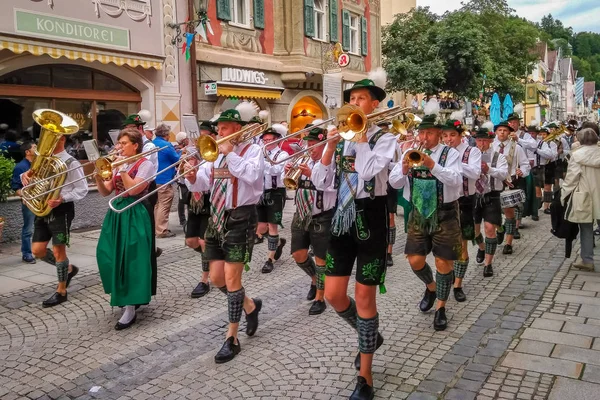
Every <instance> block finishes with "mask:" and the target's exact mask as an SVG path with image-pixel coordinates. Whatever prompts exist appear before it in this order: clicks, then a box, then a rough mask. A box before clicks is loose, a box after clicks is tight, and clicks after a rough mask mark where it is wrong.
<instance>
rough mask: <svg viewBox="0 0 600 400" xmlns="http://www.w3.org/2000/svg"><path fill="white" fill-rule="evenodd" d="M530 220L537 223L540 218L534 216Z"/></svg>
mask: <svg viewBox="0 0 600 400" xmlns="http://www.w3.org/2000/svg"><path fill="white" fill-rule="evenodd" d="M531 220H532V221H539V220H540V217H538V216H537V215H534V216H532V217H531Z"/></svg>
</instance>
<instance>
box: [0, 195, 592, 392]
mask: <svg viewBox="0 0 600 400" xmlns="http://www.w3.org/2000/svg"><path fill="white" fill-rule="evenodd" d="M292 211H293V210H292V205H291V204H288V207H287V208H286V212H285V215H284V225H285V226H286V227H289V224H290V220H291V212H292ZM175 220H176V218H172V221H175ZM398 225H399V226H401V225H402V217H398ZM173 229H174V230H175V228H173ZM179 232H180V230H179ZM548 232H549V218H542V221H540V222H538V223H535V224H532V223H531V222H530V223H529V226H528V227H527V228H526V229H522V230H521V234H522V236H523V237H522V239H520V240H519V241H515V246H514V247H515V254H513V255H512V256H502V255H499V256H498V257H497V261H496V263H495V272H496V275H495V276H494V277H493V278H492V279H484V278H483V277H482V268H481V267H476V266H475V265H474V263H472V264H471V266H470V268H469V271H468V272H467V277H466V280H465V284H466V285H465V293H466V294H467V297H468V300H467V302H465V303H460V304H459V303H456V302H455V301H454V300H453V298H451V300H450V301H449V303H448V307H447V308H448V317H449V328H448V330H446V331H444V332H434V330H433V327H432V322H433V314H432V313H427V314H422V313H420V312H419V311H418V308H417V303H418V301H419V299H420V298H421V296H422V293H423V289H424V288H423V285H422V283H421V282H420V281H419V280H418V279H417V278H416V277H415V276H414V275H413V274H412V272H410V269H409V267H408V264H407V262H406V260H405V258H404V256H403V255H402V249H403V244H404V242H405V235H404V234H403V233H401V229H398V239H397V244H396V246H395V257H394V261H395V265H394V267H392V268H391V269H390V270H389V271H388V273H387V281H386V287H387V290H388V293H387V294H385V295H380V296H378V308H379V314H380V329H381V332H382V334H383V336H384V337H385V343H384V344H383V346H382V347H381V348H380V349H379V350H378V352H377V353H376V356H375V361H374V374H375V387H376V398H393V399H406V398H408V399H411V400H414V399H438V398H446V399H474V398H481V399H484V398H486V399H487V398H498V397H500V398H521V399H525V398H527V399H536V400H538V399H546V398H547V397H548V395H549V393H550V389H551V385H552V384H553V382H554V375H556V374H555V373H553V371H539V372H536V371H529V370H528V369H527V368H524V367H523V366H520V367H515V366H510V365H505V363H506V359H508V358H504V357H503V355H504V354H506V352H507V351H508V354H509V355H510V352H511V351H512V350H513V349H515V347H517V346H525V345H521V343H527V342H526V340H527V339H526V338H524V337H522V335H521V334H522V333H523V335H525V333H524V332H527V330H528V329H536V328H535V327H536V326H540V327H541V326H542V325H540V324H547V323H548V322H545V321H542V322H536V320H533V319H532V318H540V317H541V316H542V312H541V311H540V307H541V306H543V307H554V308H556V307H558V308H560V310H562V311H561V312H560V313H559V312H555V314H561V315H564V316H571V315H573V316H575V314H577V313H579V314H581V312H582V309H584V306H585V305H593V304H595V303H593V304H589V303H584V304H583V305H581V304H580V305H577V306H576V305H575V303H574V299H572V298H570V297H568V296H569V292H562V294H561V295H562V296H567V297H564V298H561V299H562V300H563V301H565V302H564V303H559V302H556V301H550V302H548V301H549V300H547V299H546V298H545V295H544V292H545V291H546V289H547V288H548V286H549V285H551V284H552V285H559V284H560V283H556V282H555V281H553V279H557V278H558V279H562V278H560V276H561V273H559V274H558V275H556V277H557V278H555V274H556V272H557V271H558V270H559V268H560V267H561V265H562V264H563V257H562V252H563V248H562V245H561V244H560V242H559V241H558V240H557V239H555V238H554V237H552V236H551V235H550V234H549V233H548ZM97 236H98V232H97V231H92V232H85V233H78V234H75V235H74V240H73V243H74V245H73V248H72V249H71V250H72V252H73V253H74V254H77V252H78V251H83V250H81V249H86V250H85V252H87V257H93V253H92V250H93V246H94V245H95V240H96V238H97ZM181 236H182V235H179V236H178V237H177V238H174V239H169V240H161V241H160V242H159V243H160V246H161V247H163V249H164V254H163V256H162V257H161V258H160V259H159V285H158V286H159V287H158V294H157V296H156V297H155V298H154V299H153V301H152V302H151V304H150V305H148V306H145V307H142V308H141V309H140V311H139V315H138V319H137V320H138V322H137V323H136V324H135V325H134V326H133V327H132V328H131V329H128V330H125V331H120V332H116V331H115V330H114V329H113V327H114V324H115V323H116V321H117V320H118V318H119V316H120V311H119V309H117V308H114V309H113V308H111V307H110V306H109V302H108V296H107V295H105V294H104V292H103V290H102V286H101V284H100V281H99V277H98V275H97V272H96V270H95V265H94V264H93V261H91V260H92V259H91V258H86V259H85V260H86V262H87V264H89V265H86V268H82V272H81V273H80V275H78V276H77V277H76V278H75V279H74V281H73V283H72V285H71V288H70V291H69V302H67V303H65V304H63V305H60V306H58V307H54V308H50V309H43V308H42V307H41V304H40V303H41V301H42V300H43V299H45V298H46V297H47V296H48V295H49V294H50V293H52V292H53V290H54V285H53V284H52V283H40V284H34V285H30V286H28V287H25V288H22V289H16V290H13V291H8V292H7V291H5V292H4V294H2V295H0V398H1V399H16V398H30V399H38V398H40V399H47V398H60V399H76V398H78V399H88V398H101V399H158V398H166V399H183V398H185V399H241V398H244V399H300V398H306V399H323V400H325V399H343V398H347V397H348V396H349V394H350V393H351V391H352V390H353V388H354V385H355V377H356V373H355V371H354V369H353V366H352V361H353V359H354V356H355V354H356V349H357V343H356V342H357V340H356V334H355V333H354V332H350V331H349V329H348V327H347V325H346V324H345V323H344V322H343V321H342V320H341V319H340V318H338V317H337V316H336V315H335V312H334V311H333V310H332V309H331V307H329V308H328V309H327V311H326V312H325V313H324V314H322V315H320V316H309V315H308V308H309V307H310V302H307V301H306V300H305V296H306V292H307V290H308V287H309V279H308V277H306V275H304V273H303V272H302V271H301V270H300V269H299V268H298V267H297V266H296V265H295V263H294V262H293V260H292V258H291V257H290V256H289V255H288V254H286V255H284V257H282V260H281V261H279V262H278V263H276V267H275V270H274V271H273V273H271V274H267V275H264V274H261V273H260V268H261V266H262V261H263V260H264V257H265V255H266V244H262V245H258V246H257V247H256V248H255V255H254V259H253V262H252V265H251V267H252V268H251V270H250V271H249V272H246V273H245V275H244V286H245V287H246V293H247V294H248V295H250V296H253V297H260V298H262V299H263V311H262V312H261V314H260V322H261V324H260V327H259V329H258V332H257V334H256V335H255V336H254V337H252V338H248V337H246V336H245V334H243V333H242V334H240V342H241V346H242V352H241V353H240V355H239V356H238V357H236V359H235V360H234V361H232V362H229V363H227V364H221V365H217V364H215V363H214V361H213V357H214V354H215V353H216V351H217V350H218V349H219V348H220V346H221V344H222V342H223V340H224V333H225V326H226V321H227V303H226V300H225V296H224V295H223V294H222V293H221V292H220V291H218V290H212V291H211V292H210V294H209V295H207V296H206V297H204V298H201V299H191V298H190V297H189V293H190V292H191V290H192V289H193V287H194V286H195V285H196V283H197V279H198V278H199V275H200V263H199V257H198V256H197V253H195V252H194V251H192V250H190V249H187V248H185V247H184V246H183V243H182V242H183V239H182V238H181ZM282 237H289V229H284V230H283V233H282ZM500 249H501V246H500ZM286 250H287V251H289V247H288V248H286ZM17 253H18V248H17ZM74 257H75V256H74ZM74 257H73V258H74ZM13 258H14V257H13ZM471 259H472V260H474V259H475V248H474V247H472V248H471ZM11 260H12V259H11ZM13 261H14V260H13ZM430 263H432V260H430ZM9 264H10V263H9ZM432 265H433V264H432ZM20 268H23V266H22V264H18V263H17V262H15V263H13V264H11V265H7V263H6V262H5V261H4V260H3V261H2V262H0V274H4V273H15V274H16V271H17V270H18V269H20ZM36 268H45V270H44V271H45V272H46V273H48V274H50V273H52V267H48V266H43V263H38V264H37V267H36ZM48 268H50V269H48ZM48 271H50V272H48ZM561 272H562V269H561ZM592 278H595V277H592ZM0 279H1V278H0ZM592 284H593V285H592ZM570 285H571V286H572V285H583V286H585V285H588V286H587V287H588V289H589V290H588V291H590V292H591V291H592V286H593V287H594V288H595V285H600V279H598V278H595V279H591V278H589V279H587V278H585V274H579V275H577V276H574V277H573V279H572V283H570ZM569 289H570V288H569ZM561 290H562V289H561ZM564 290H567V288H566V287H565V289H564ZM570 290H572V289H570ZM598 291H600V288H599V289H598ZM593 292H594V293H597V291H593ZM451 297H452V296H451ZM559 300H560V299H559ZM568 300H571V301H573V302H570V301H568ZM594 301H599V302H600V300H598V299H597V298H596V297H594ZM561 307H562V308H561ZM584 311H585V310H584ZM569 313H574V314H569ZM565 318H566V317H565ZM542 319H544V320H545V319H548V320H550V321H554V320H556V319H549V318H542ZM572 322H574V323H577V321H572ZM584 322H585V321H584ZM543 326H544V327H545V328H547V327H548V326H547V325H543ZM556 326H557V325H556ZM568 326H569V327H571V325H568ZM241 328H242V329H243V328H244V324H243V323H242V327H241ZM578 328H581V327H579V326H577V327H571V328H567V324H564V325H561V327H560V329H558V328H557V329H555V331H556V332H560V333H562V332H565V329H578ZM596 328H600V326H596ZM582 329H583V328H582ZM588 329H589V327H588ZM561 330H562V332H561ZM533 333H534V334H535V333H536V332H535V331H533ZM565 334H566V333H565ZM520 336H521V339H519V337H520ZM519 340H520V341H519ZM585 344H586V345H587V344H588V343H587V342H586V343H585ZM591 347H592V343H591V342H590V343H589V346H587V348H591ZM581 348H584V346H582V347H581ZM594 348H595V349H597V350H598V351H600V347H598V346H596V347H594ZM552 351H553V352H554V353H553V354H557V353H556V349H554V348H553V350H552ZM524 353H526V352H524ZM534 354H535V353H534ZM549 354H550V353H548V354H546V357H547V356H548V355H549ZM561 354H564V352H563V353H561ZM563 358H568V357H567V356H565V357H563ZM586 371H587V369H586ZM596 371H597V370H596ZM592 372H593V371H592ZM532 392H533V393H535V396H537V397H534V396H533V393H532ZM504 394H506V396H504V397H503V395H504ZM526 395H529V397H525V396H526ZM477 396H478V397H477ZM511 396H512V397H511ZM519 396H520V397H519Z"/></svg>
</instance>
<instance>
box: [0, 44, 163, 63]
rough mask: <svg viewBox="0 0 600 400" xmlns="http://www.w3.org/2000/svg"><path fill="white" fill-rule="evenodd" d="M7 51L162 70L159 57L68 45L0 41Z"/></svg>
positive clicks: (0, 45) (161, 61)
mask: <svg viewBox="0 0 600 400" xmlns="http://www.w3.org/2000/svg"><path fill="white" fill-rule="evenodd" d="M2 49H8V50H10V51H12V52H13V53H15V54H21V53H31V54H33V55H34V56H41V55H44V54H46V55H49V56H50V57H52V58H54V59H58V58H61V57H65V58H67V59H69V60H77V59H82V60H85V61H88V62H92V61H98V62H101V63H102V64H108V63H113V64H116V65H118V66H122V65H125V64H126V65H129V66H130V67H133V68H135V67H142V68H145V69H150V68H154V69H157V70H160V69H162V65H163V60H162V59H161V58H160V57H146V56H137V55H126V54H120V53H114V52H112V53H109V52H105V51H101V50H98V51H96V50H89V49H83V48H78V47H75V46H68V45H62V44H61V45H53V46H47V45H42V44H38V43H34V42H28V41H25V40H19V39H11V40H4V39H0V50H2Z"/></svg>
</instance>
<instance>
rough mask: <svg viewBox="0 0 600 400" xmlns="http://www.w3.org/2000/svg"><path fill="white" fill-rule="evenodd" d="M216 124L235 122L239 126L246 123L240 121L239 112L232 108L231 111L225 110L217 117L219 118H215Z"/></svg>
mask: <svg viewBox="0 0 600 400" xmlns="http://www.w3.org/2000/svg"><path fill="white" fill-rule="evenodd" d="M215 122H216V123H219V122H237V123H238V124H240V125H246V124H247V122H246V121H242V117H241V116H240V112H239V111H238V110H236V109H235V108H232V109H231V110H225V111H223V112H222V113H221V115H219V118H217V120H216V121H215Z"/></svg>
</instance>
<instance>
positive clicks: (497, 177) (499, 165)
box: [481, 146, 508, 193]
mask: <svg viewBox="0 0 600 400" xmlns="http://www.w3.org/2000/svg"><path fill="white" fill-rule="evenodd" d="M494 153H495V150H494V149H493V147H491V146H490V148H489V149H487V151H485V152H483V153H482V154H481V161H482V162H485V163H486V164H487V166H488V172H487V174H485V175H487V177H488V179H489V182H490V185H488V186H486V188H485V190H484V193H489V192H491V191H492V190H495V191H497V192H500V191H502V190H503V189H504V181H505V180H506V178H507V177H508V163H507V162H506V157H504V154H500V153H498V159H497V160H496V166H492V161H493V160H494ZM492 178H494V181H493V182H492ZM492 183H493V184H494V187H492V186H491V184H492Z"/></svg>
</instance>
